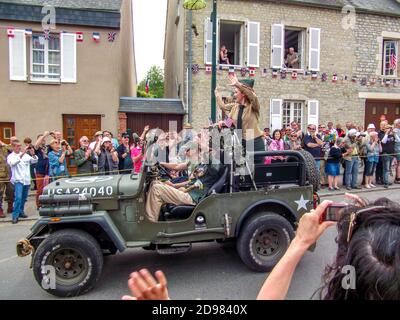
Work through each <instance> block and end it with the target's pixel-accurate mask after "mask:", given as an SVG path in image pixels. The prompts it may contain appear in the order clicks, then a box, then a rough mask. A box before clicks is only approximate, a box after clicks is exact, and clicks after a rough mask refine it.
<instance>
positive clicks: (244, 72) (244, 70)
mask: <svg viewBox="0 0 400 320" xmlns="http://www.w3.org/2000/svg"><path fill="white" fill-rule="evenodd" d="M240 75H241V76H242V77H245V76H246V75H247V68H242V69H240Z"/></svg>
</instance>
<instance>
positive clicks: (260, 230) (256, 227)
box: [237, 212, 295, 272]
mask: <svg viewBox="0 0 400 320" xmlns="http://www.w3.org/2000/svg"><path fill="white" fill-rule="evenodd" d="M294 236H295V233H294V230H293V227H292V225H291V224H290V223H289V221H287V220H286V219H285V218H283V217H282V216H280V215H278V214H275V213H272V212H264V213H261V214H258V215H256V216H255V217H252V218H250V219H249V220H248V221H247V222H246V223H245V225H244V226H243V227H242V228H241V230H240V235H239V238H238V240H237V251H238V253H239V256H240V258H241V259H242V261H243V263H244V264H245V265H246V266H247V267H248V268H250V269H251V270H254V271H257V272H269V271H271V270H272V269H273V268H274V267H275V265H276V264H277V263H278V262H279V260H280V259H281V258H282V257H283V255H284V254H285V252H286V250H287V249H288V247H289V245H290V242H291V241H292V239H293V238H294Z"/></svg>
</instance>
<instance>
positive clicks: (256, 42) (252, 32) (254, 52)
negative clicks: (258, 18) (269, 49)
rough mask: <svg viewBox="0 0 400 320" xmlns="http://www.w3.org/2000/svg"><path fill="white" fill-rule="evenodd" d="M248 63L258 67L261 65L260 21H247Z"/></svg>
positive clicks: (250, 65)
mask: <svg viewBox="0 0 400 320" xmlns="http://www.w3.org/2000/svg"><path fill="white" fill-rule="evenodd" d="M247 65H248V66H249V67H254V68H258V67H259V66H260V23H259V22H252V21H249V22H248V23H247Z"/></svg>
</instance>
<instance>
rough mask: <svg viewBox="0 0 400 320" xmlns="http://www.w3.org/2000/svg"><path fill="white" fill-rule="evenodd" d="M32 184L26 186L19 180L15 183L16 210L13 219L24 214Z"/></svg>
mask: <svg viewBox="0 0 400 320" xmlns="http://www.w3.org/2000/svg"><path fill="white" fill-rule="evenodd" d="M29 189H30V186H29V185H28V186H24V185H23V184H22V183H20V182H17V183H16V184H14V211H13V214H12V217H13V220H16V219H18V218H19V217H20V216H22V215H23V214H24V209H25V203H26V200H27V199H28V194H29Z"/></svg>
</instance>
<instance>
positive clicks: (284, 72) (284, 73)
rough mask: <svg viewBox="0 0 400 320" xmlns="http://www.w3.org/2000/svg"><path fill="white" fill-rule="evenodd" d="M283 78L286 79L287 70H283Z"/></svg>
mask: <svg viewBox="0 0 400 320" xmlns="http://www.w3.org/2000/svg"><path fill="white" fill-rule="evenodd" d="M281 79H286V70H281Z"/></svg>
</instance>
